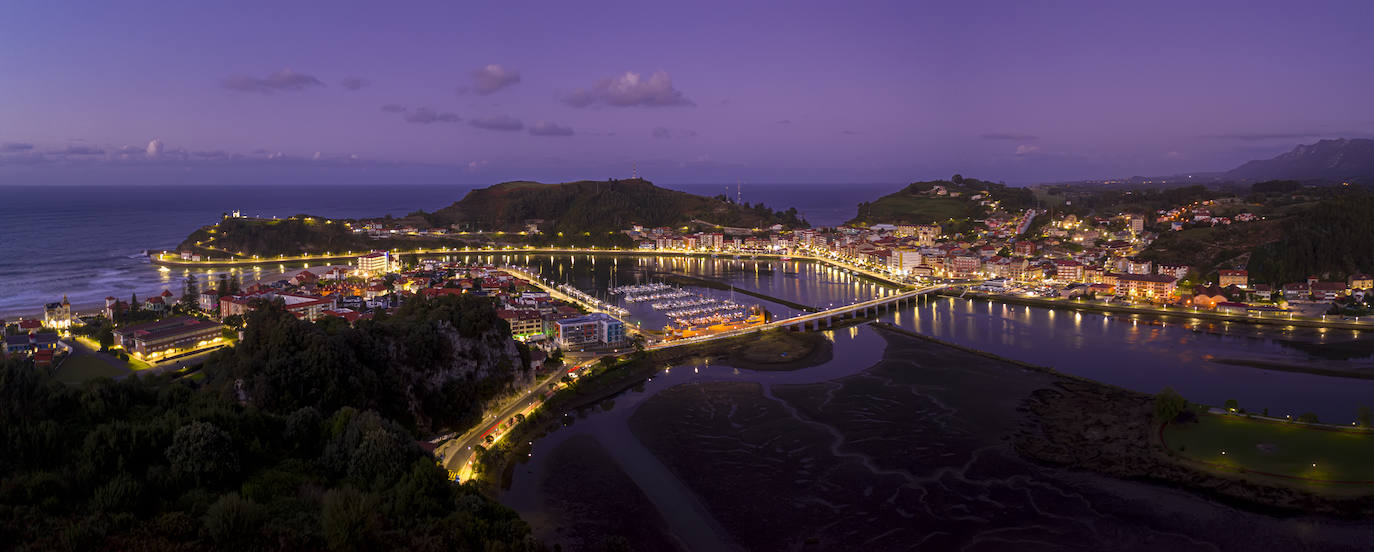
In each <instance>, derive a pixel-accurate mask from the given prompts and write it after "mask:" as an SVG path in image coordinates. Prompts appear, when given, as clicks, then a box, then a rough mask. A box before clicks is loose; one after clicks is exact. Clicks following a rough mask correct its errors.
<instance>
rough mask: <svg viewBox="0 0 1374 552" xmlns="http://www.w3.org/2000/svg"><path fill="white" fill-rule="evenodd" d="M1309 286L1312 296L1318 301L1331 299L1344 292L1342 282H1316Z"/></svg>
mask: <svg viewBox="0 0 1374 552" xmlns="http://www.w3.org/2000/svg"><path fill="white" fill-rule="evenodd" d="M1310 288H1311V290H1312V298H1313V299H1316V300H1318V301H1333V300H1335V299H1336V298H1337V297H1340V296H1342V295H1345V292H1346V288H1345V283H1344V282H1316V283H1314V284H1312V285H1311V286H1310Z"/></svg>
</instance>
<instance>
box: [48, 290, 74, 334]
mask: <svg viewBox="0 0 1374 552" xmlns="http://www.w3.org/2000/svg"><path fill="white" fill-rule="evenodd" d="M43 325H44V326H47V327H49V328H57V329H67V328H70V327H71V326H72V304H71V303H70V302H68V301H67V296H66V295H65V294H64V295H63V296H62V302H61V303H48V304H46V305H43Z"/></svg>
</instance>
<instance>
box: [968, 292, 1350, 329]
mask: <svg viewBox="0 0 1374 552" xmlns="http://www.w3.org/2000/svg"><path fill="white" fill-rule="evenodd" d="M944 294H945V295H949V296H952V297H962V298H965V299H983V300H986V301H993V302H997V303H1007V304H1013V305H1029V306H1033V307H1044V308H1047V309H1068V310H1075V311H1085V312H1098V313H1109V314H1131V315H1149V316H1171V317H1182V318H1192V319H1195V320H1215V321H1218V322H1235V323H1237V324H1263V325H1270V326H1283V327H1287V328H1289V329H1293V328H1299V327H1303V328H1318V329H1321V330H1328V329H1332V330H1355V331H1359V330H1374V316H1371V317H1366V318H1364V319H1361V318H1359V317H1340V316H1335V315H1329V316H1323V317H1320V318H1316V317H1304V316H1293V315H1292V313H1289V314H1287V315H1279V314H1272V315H1262V314H1255V313H1244V314H1241V313H1227V312H1219V311H1209V310H1197V309H1190V308H1182V307H1162V306H1153V305H1121V304H1107V303H1104V302H1101V301H1086V300H1081V299H1050V298H1044V297H1024V296H1019V295H1006V294H999V293H983V292H975V291H967V292H958V291H954V290H953V289H947V290H945V292H944Z"/></svg>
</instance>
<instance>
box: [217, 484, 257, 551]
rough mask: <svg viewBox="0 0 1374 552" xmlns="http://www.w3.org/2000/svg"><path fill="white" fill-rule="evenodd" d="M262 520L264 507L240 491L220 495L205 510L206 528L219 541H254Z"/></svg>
mask: <svg viewBox="0 0 1374 552" xmlns="http://www.w3.org/2000/svg"><path fill="white" fill-rule="evenodd" d="M261 522H262V509H261V508H260V507H258V505H257V503H255V502H253V501H252V500H248V499H246V498H243V497H241V496H239V494H238V493H229V494H227V495H224V496H221V497H219V500H216V501H215V503H214V504H211V505H210V508H209V509H207V510H206V511H205V528H206V529H207V530H209V532H210V536H211V537H212V538H214V539H215V541H216V542H219V543H229V542H234V541H254V540H256V539H254V537H255V535H254V533H256V532H257V529H258V526H259V524H261Z"/></svg>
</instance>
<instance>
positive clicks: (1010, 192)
mask: <svg viewBox="0 0 1374 552" xmlns="http://www.w3.org/2000/svg"><path fill="white" fill-rule="evenodd" d="M939 189H943V190H944V193H943V194H941V193H939V192H938V190H939ZM974 197H978V199H974ZM983 200H990V201H996V202H1000V205H1001V207H1002V208H1003V209H1006V210H1008V211H1016V210H1019V209H1022V208H1025V207H1027V206H1030V205H1032V204H1033V203H1034V196H1032V194H1031V192H1030V190H1027V189H1025V188H1010V187H1007V186H1006V185H1003V184H998V183H995V182H985V181H982V180H977V179H973V178H964V177H962V176H959V175H954V177H953V178H951V179H950V180H931V181H926V182H914V183H912V184H910V185H908V186H907V187H905V188H902V189H901V190H899V191H897V192H894V193H891V194H888V195H885V196H883V197H880V198H878V199H876V200H873V201H866V202H863V203H860V204H859V212H858V215H857V216H855V217H854V218H853V219H851V220H850V221H849V222H848V223H847V224H881V223H886V224H930V223H942V222H950V221H958V220H963V219H972V218H979V217H982V216H985V215H987V214H988V212H989V209H988V206H986V205H983V204H982V201H983Z"/></svg>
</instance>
